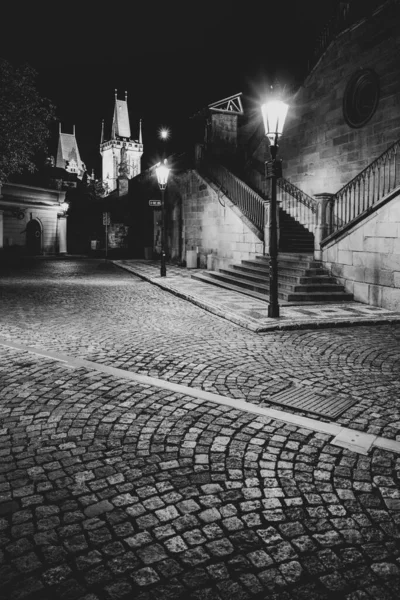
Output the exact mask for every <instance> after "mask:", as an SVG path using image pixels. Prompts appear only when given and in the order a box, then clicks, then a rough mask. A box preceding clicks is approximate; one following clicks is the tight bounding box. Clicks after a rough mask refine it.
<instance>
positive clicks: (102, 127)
mask: <svg viewBox="0 0 400 600" xmlns="http://www.w3.org/2000/svg"><path fill="white" fill-rule="evenodd" d="M103 142H104V119H103V120H102V122H101V137H100V144H102V143H103Z"/></svg>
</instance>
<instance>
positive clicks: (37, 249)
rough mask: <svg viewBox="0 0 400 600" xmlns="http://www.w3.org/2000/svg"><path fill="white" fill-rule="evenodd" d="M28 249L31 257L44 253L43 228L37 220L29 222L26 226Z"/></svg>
mask: <svg viewBox="0 0 400 600" xmlns="http://www.w3.org/2000/svg"><path fill="white" fill-rule="evenodd" d="M26 249H27V252H28V254H30V255H36V254H41V253H42V227H41V225H40V223H39V221H37V220H36V219H31V220H30V221H28V224H27V226H26Z"/></svg>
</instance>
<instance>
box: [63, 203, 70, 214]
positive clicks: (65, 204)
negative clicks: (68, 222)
mask: <svg viewBox="0 0 400 600" xmlns="http://www.w3.org/2000/svg"><path fill="white" fill-rule="evenodd" d="M61 209H62V210H63V211H64V212H67V210H68V209H69V204H68V202H62V203H61Z"/></svg>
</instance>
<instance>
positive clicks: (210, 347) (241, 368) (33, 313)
mask: <svg viewBox="0 0 400 600" xmlns="http://www.w3.org/2000/svg"><path fill="white" fill-rule="evenodd" d="M0 276H1V288H0V290H1V322H0V335H1V336H9V338H10V339H13V340H14V341H21V342H23V343H25V344H27V343H29V344H37V345H39V346H41V347H43V348H48V349H53V350H58V351H60V352H65V353H67V354H69V355H71V356H77V357H84V358H87V359H88V360H92V361H94V362H99V363H102V364H105V365H111V366H115V367H119V368H122V369H126V370H129V371H134V372H137V373H141V374H145V375H150V376H153V377H158V378H161V379H166V380H168V381H173V382H175V383H179V384H182V385H187V386H192V387H196V388H199V389H203V390H206V391H210V392H215V393H217V394H221V395H227V396H230V397H232V398H243V399H245V400H247V401H249V402H252V403H256V404H261V405H262V406H275V404H274V398H275V397H278V395H279V394H281V393H282V392H284V391H285V390H293V391H295V392H296V393H297V392H298V393H299V394H300V393H301V392H304V391H307V390H310V391H312V393H313V394H314V395H321V396H322V397H329V398H333V399H335V398H338V400H351V401H352V402H354V404H353V405H352V406H350V407H349V408H347V409H346V410H345V412H344V413H343V414H342V415H341V416H340V417H339V418H338V419H337V422H338V423H341V424H342V425H345V426H351V427H352V428H355V429H360V430H362V431H365V432H369V433H373V434H377V435H382V436H384V437H386V438H390V439H396V438H397V439H400V438H399V436H400V408H399V402H398V399H399V396H400V377H399V372H400V343H399V341H400V325H399V324H395V323H386V324H382V325H374V326H370V327H368V326H357V327H354V328H353V327H345V328H335V329H323V330H319V331H318V330H295V331H291V330H288V331H282V332H279V331H276V332H271V333H268V334H262V335H261V334H260V335H256V334H254V333H253V332H249V331H247V330H246V329H244V328H242V327H239V326H237V325H235V324H233V323H231V322H229V321H226V320H225V319H221V318H219V317H217V316H214V315H212V314H210V313H208V312H205V311H203V310H201V309H200V308H198V307H196V306H194V305H193V304H192V303H190V302H185V301H184V300H181V299H180V298H178V297H176V296H174V295H172V294H170V293H168V292H166V291H164V290H161V289H159V288H158V287H156V286H153V285H151V284H149V283H146V282H144V281H143V280H142V279H139V278H137V277H134V276H132V275H131V274H129V273H127V272H124V271H122V270H120V269H118V268H117V267H115V266H113V265H112V264H109V263H105V262H104V261H103V262H101V261H95V260H92V261H90V260H86V261H79V262H77V261H72V260H69V261H68V260H65V261H42V262H40V263H38V262H37V263H33V264H32V266H31V267H30V268H21V269H20V270H19V271H17V272H14V273H13V272H10V273H8V274H7V272H4V271H3V273H1V272H0ZM277 401H278V400H277ZM285 409H286V410H288V411H290V410H291V408H290V407H288V406H286V407H285ZM299 414H304V415H307V416H310V415H309V414H307V413H301V412H299ZM319 418H321V419H324V416H321V415H320V416H319Z"/></svg>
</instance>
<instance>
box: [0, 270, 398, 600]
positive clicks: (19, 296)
mask: <svg viewBox="0 0 400 600" xmlns="http://www.w3.org/2000/svg"><path fill="white" fill-rule="evenodd" d="M0 294H1V296H0V298H1V317H0V318H1V321H0V338H1V340H0V341H1V344H0V355H1V363H0V456H1V462H0V565H1V566H0V585H1V587H0V597H1V598H5V599H6V600H19V599H25V598H26V599H27V600H52V599H54V598H61V599H62V600H128V599H129V600H130V599H131V598H135V599H137V600H154V599H171V600H173V599H175V598H182V599H183V598H192V599H198V600H211V599H212V600H231V599H238V600H239V599H240V600H242V599H243V600H245V599H247V598H248V599H255V600H257V599H259V600H261V599H264V598H273V599H276V600H286V599H287V600H289V599H292V598H293V599H299V600H300V599H306V600H314V599H316V600H317V599H318V600H319V599H327V600H328V599H334V598H344V599H346V600H356V599H357V600H358V599H364V598H374V599H379V600H380V599H386V598H387V599H394V598H396V599H397V598H398V597H399V596H400V558H399V557H400V551H399V537H400V535H399V534H400V528H399V526H400V487H399V473H400V455H399V454H397V453H395V452H389V451H386V450H383V449H381V448H376V447H374V448H372V449H371V451H370V452H368V453H366V454H364V455H363V454H359V453H355V452H352V451H350V450H347V449H345V448H342V447H338V446H337V445H334V444H333V443H332V436H331V435H329V434H327V433H318V432H316V431H313V430H311V429H309V428H306V427H304V426H301V425H296V424H293V423H292V422H285V421H284V420H277V419H273V418H270V417H268V416H266V414H265V415H263V414H260V415H256V414H252V413H251V412H247V411H245V410H239V409H236V408H234V407H233V408H232V407H230V406H223V405H219V404H216V403H213V402H211V401H207V400H204V399H203V398H202V397H201V394H200V393H199V395H198V397H196V393H194V394H193V395H190V396H189V395H185V394H184V393H180V392H179V391H172V390H171V389H168V387H167V385H166V384H167V383H174V384H179V385H181V386H187V387H190V388H193V389H194V390H199V392H201V391H203V392H212V393H214V394H218V395H221V396H224V397H228V398H232V399H234V400H235V399H237V400H244V401H246V402H247V403H249V404H251V405H256V406H258V407H261V408H265V409H269V408H278V409H281V410H284V411H286V412H287V413H288V414H292V415H293V414H296V415H299V416H304V417H312V418H314V419H316V416H315V414H314V415H310V414H309V413H306V412H299V411H296V410H295V409H291V408H290V407H287V406H284V407H282V406H281V405H279V402H278V400H277V399H276V398H275V399H274V396H275V395H278V394H279V393H280V392H282V391H284V390H286V389H289V388H290V389H295V390H298V391H299V393H301V392H302V391H304V390H308V389H309V390H312V392H313V393H317V394H320V395H321V396H329V397H337V398H344V399H346V400H349V399H350V400H351V403H350V404H351V406H350V407H349V408H347V409H346V410H345V411H344V412H343V413H342V414H341V415H340V416H339V417H337V418H336V419H335V420H334V422H335V423H336V424H338V425H342V426H343V427H349V428H352V429H354V430H359V431H360V432H365V433H370V434H375V435H379V436H383V437H384V438H386V439H388V440H392V441H394V440H397V441H400V406H399V398H400V378H399V371H400V343H399V342H400V324H396V323H386V324H379V325H376V324H375V325H359V326H356V327H349V326H348V327H343V328H333V329H322V330H315V329H314V330H307V329H301V330H288V331H274V332H271V333H263V334H257V333H254V332H251V331H249V330H246V329H245V328H243V327H240V326H239V325H236V324H234V323H232V322H229V321H226V320H224V319H222V318H220V317H218V316H215V315H213V314H210V313H209V312H206V311H203V310H202V309H200V308H198V307H197V306H195V305H193V304H191V303H190V302H186V301H185V300H182V299H180V298H177V297H176V296H174V295H172V294H170V293H168V292H167V291H164V290H162V289H159V288H158V287H156V286H153V285H151V284H150V283H147V282H145V281H143V280H142V279H139V278H138V277H136V276H134V275H132V274H131V273H127V272H126V271H122V270H120V269H118V268H117V267H116V266H114V265H112V264H110V263H106V262H104V261H100V260H80V261H77V260H37V261H36V262H32V263H31V264H28V265H25V266H22V267H19V268H16V269H14V270H10V271H7V270H6V269H5V268H4V267H3V268H2V270H1V271H0ZM13 343H14V345H15V347H12V344H13ZM16 344H18V345H19V347H18V348H17V347H16ZM28 346H29V350H28V349H27V347H28ZM65 356H67V357H71V361H70V362H68V361H67V360H65ZM83 359H85V360H86V361H91V365H86V366H84V364H83V362H79V361H80V360H83ZM74 361H75V362H74ZM111 367H112V368H114V371H112V370H110V368H111ZM117 369H119V370H121V371H120V373H122V372H129V373H130V374H135V376H139V375H143V376H147V377H150V378H154V380H157V382H158V383H157V385H152V384H151V383H141V382H140V381H139V380H138V379H136V380H135V379H132V378H131V379H129V377H123V376H119V372H118V371H117ZM164 384H165V385H164ZM163 386H164V387H163ZM177 389H178V388H177ZM318 420H319V421H323V422H326V423H328V422H330V421H331V419H329V418H328V417H324V416H323V415H319V416H318Z"/></svg>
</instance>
